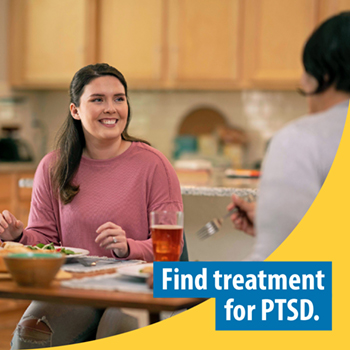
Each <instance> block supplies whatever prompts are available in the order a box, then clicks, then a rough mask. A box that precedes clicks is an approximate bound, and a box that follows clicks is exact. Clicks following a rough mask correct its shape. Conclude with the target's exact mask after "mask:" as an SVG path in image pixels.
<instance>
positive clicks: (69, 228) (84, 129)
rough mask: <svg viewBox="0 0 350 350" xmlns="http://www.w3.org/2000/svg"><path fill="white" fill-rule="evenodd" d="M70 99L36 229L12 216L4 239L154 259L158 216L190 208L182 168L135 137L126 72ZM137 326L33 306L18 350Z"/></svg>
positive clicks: (41, 178)
mask: <svg viewBox="0 0 350 350" xmlns="http://www.w3.org/2000/svg"><path fill="white" fill-rule="evenodd" d="M70 97H71V103H70V112H69V115H68V117H67V119H66V122H65V124H64V125H63V127H62V129H61V133H60V137H59V139H58V140H59V141H58V147H57V150H56V151H54V152H51V153H49V154H48V155H46V156H45V157H44V158H43V159H42V161H41V162H40V164H39V166H38V168H37V171H36V174H35V178H34V185H33V194H32V203H31V211H30V215H29V222H28V227H27V228H26V229H24V227H23V224H22V223H21V222H20V221H19V220H17V219H16V218H15V217H14V216H13V214H11V213H10V212H9V211H6V210H5V211H4V212H3V213H2V214H0V238H1V239H2V240H8V241H19V242H21V243H23V244H37V243H50V242H53V243H54V244H55V245H62V246H69V247H77V248H84V249H87V250H89V251H90V254H91V255H99V256H109V257H115V258H116V259H142V260H146V261H152V260H153V252H152V239H151V237H150V233H149V232H150V231H149V222H148V218H149V213H150V212H151V211H153V210H176V211H182V210H183V206H182V198H181V191H180V186H179V182H178V179H177V176H176V174H175V171H174V170H173V168H172V166H171V165H170V163H169V161H168V160H167V159H166V157H164V155H162V154H161V153H160V152H159V151H157V150H155V149H154V148H152V147H150V146H149V144H148V143H147V142H145V141H142V140H138V139H136V138H133V137H131V136H129V135H128V131H127V130H128V126H129V123H130V107H129V103H128V96H127V84H126V81H125V79H124V77H123V75H122V74H121V73H120V72H119V71H118V70H116V69H115V68H113V67H111V66H109V65H107V64H96V65H89V66H86V67H84V68H82V69H81V70H79V71H78V72H77V73H76V74H75V76H74V78H73V80H72V82H71V86H70ZM111 320H112V321H111ZM136 327H137V325H136V323H135V320H134V319H133V318H131V317H130V316H127V315H125V314H123V313H121V312H120V311H119V310H118V309H107V310H97V309H93V308H88V307H80V306H79V307H78V306H77V307H68V306H67V307H66V306H64V305H60V306H57V305H53V304H49V303H43V302H33V303H32V304H31V305H30V306H29V308H28V309H27V311H26V312H25V314H24V316H23V317H22V319H21V321H20V324H19V326H18V327H17V329H16V332H15V335H14V338H13V342H12V348H13V349H18V348H21V349H24V348H25V349H29V348H38V347H47V346H60V345H66V344H71V343H77V342H81V341H86V340H91V339H94V338H95V337H97V338H102V337H105V336H109V335H113V334H118V333H121V332H123V331H125V330H130V329H134V328H136ZM96 332H97V333H96ZM96 334H97V335H96Z"/></svg>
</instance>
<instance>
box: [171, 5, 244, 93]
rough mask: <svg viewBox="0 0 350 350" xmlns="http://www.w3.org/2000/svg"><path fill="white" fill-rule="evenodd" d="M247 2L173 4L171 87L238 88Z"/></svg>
mask: <svg viewBox="0 0 350 350" xmlns="http://www.w3.org/2000/svg"><path fill="white" fill-rule="evenodd" d="M242 25H243V1H241V0H220V1H217V0H201V1H200V2H196V1H192V0H170V1H169V8H168V45H169V47H168V50H169V54H168V57H169V60H168V62H169V63H168V70H169V76H168V81H169V86H170V87H174V88H184V89H186V88H200V89H227V88H238V87H239V85H240V82H241V79H242V77H241V71H242V63H243V62H242V61H243V57H242V44H243V40H242V39H243V38H242V29H243V27H242Z"/></svg>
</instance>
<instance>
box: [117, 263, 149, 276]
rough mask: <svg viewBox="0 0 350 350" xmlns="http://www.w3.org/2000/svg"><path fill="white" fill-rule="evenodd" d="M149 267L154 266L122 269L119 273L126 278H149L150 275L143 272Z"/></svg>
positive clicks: (145, 265) (141, 265)
mask: <svg viewBox="0 0 350 350" xmlns="http://www.w3.org/2000/svg"><path fill="white" fill-rule="evenodd" d="M147 266H153V263H149V264H139V265H131V266H125V267H120V268H119V269H118V273H120V274H121V275H124V276H130V277H141V278H148V277H149V275H150V274H149V273H144V272H141V270H142V269H144V268H145V267H147Z"/></svg>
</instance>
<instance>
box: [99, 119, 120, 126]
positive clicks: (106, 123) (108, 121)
mask: <svg viewBox="0 0 350 350" xmlns="http://www.w3.org/2000/svg"><path fill="white" fill-rule="evenodd" d="M118 121H119V119H109V118H106V119H100V120H99V122H100V123H101V124H102V125H104V126H106V127H107V128H113V127H114V126H115V125H116V124H117V123H118Z"/></svg>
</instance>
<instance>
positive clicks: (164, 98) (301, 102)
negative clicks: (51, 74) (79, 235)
mask: <svg viewBox="0 0 350 350" xmlns="http://www.w3.org/2000/svg"><path fill="white" fill-rule="evenodd" d="M22 95H24V96H26V97H27V99H26V102H25V103H24V105H23V107H22V110H23V115H21V116H17V117H16V120H17V121H19V122H20V123H21V125H23V128H22V130H21V137H22V138H24V139H26V140H27V141H28V142H29V143H31V144H32V146H33V149H34V150H35V154H36V157H37V159H36V160H40V158H41V157H42V156H43V155H44V154H45V153H46V152H48V151H50V150H51V149H52V148H53V146H54V139H55V135H56V133H57V131H58V129H59V127H60V126H61V124H62V123H63V121H64V119H65V118H66V115H67V113H68V104H69V99H68V94H67V92H65V91H51V92H30V93H26V94H22ZM129 97H130V105H131V109H132V121H131V124H130V127H129V132H130V134H131V135H133V136H136V137H140V138H143V139H146V140H148V141H149V142H151V144H152V145H153V146H154V147H156V148H157V149H159V150H160V151H161V152H163V153H164V154H165V155H166V156H167V157H168V158H169V159H172V155H173V151H174V139H175V137H176V136H177V133H178V130H179V127H180V124H181V122H182V120H183V118H184V117H185V116H186V115H188V114H189V113H190V112H191V111H193V110H194V109H198V108H212V109H215V110H217V111H218V112H220V113H221V114H222V115H223V116H224V117H225V119H226V121H227V124H228V125H229V126H232V127H236V128H240V129H242V130H244V131H245V132H246V133H247V135H248V137H249V144H248V146H247V150H246V154H245V162H244V163H245V165H246V166H248V167H249V166H252V164H254V163H255V162H256V161H258V160H260V159H261V158H262V157H263V155H264V152H265V148H266V142H267V141H268V140H269V138H270V137H271V136H272V135H273V134H274V133H275V132H276V131H278V130H279V129H280V128H281V127H283V126H284V125H285V124H286V123H288V122H289V121H291V120H293V119H296V118H298V117H300V116H302V115H304V114H306V112H307V110H306V101H305V99H304V98H303V97H302V96H299V95H298V94H297V93H296V92H281V91H278V92H277V91H243V92H238V91H237V92H188V91H187V92H183V91H182V92H179V91H171V92H170V91H169V92H159V91H157V92H144V91H142V92H141V91H131V92H130V96H129ZM0 124H1V120H0Z"/></svg>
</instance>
